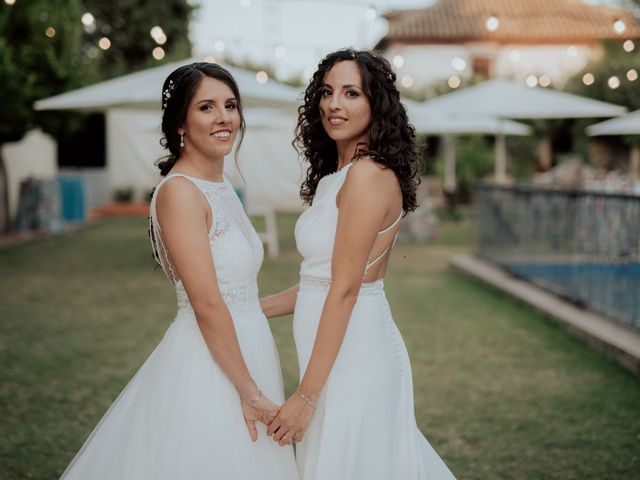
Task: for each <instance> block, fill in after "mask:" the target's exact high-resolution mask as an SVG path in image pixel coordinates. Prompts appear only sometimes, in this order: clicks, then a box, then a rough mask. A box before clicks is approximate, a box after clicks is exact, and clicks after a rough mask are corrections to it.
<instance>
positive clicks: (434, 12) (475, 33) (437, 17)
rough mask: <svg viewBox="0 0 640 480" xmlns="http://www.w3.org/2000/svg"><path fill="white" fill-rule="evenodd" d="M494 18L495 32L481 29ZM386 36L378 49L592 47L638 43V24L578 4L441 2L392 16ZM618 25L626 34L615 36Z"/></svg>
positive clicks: (624, 15)
mask: <svg viewBox="0 0 640 480" xmlns="http://www.w3.org/2000/svg"><path fill="white" fill-rule="evenodd" d="M491 15H495V16H496V17H497V18H498V20H499V27H498V29H497V30H495V31H493V32H490V31H488V30H487V29H486V27H485V22H486V20H487V18H488V17H489V16H491ZM385 16H386V17H387V18H388V20H389V33H388V34H387V36H386V37H385V38H384V39H383V40H382V41H381V44H389V43H393V42H410V43H413V42H416V43H430V42H433V43H442V42H460V41H495V42H503V43H506V42H509V43H517V42H526V43H530V42H539V43H555V42H579V41H585V42H591V41H597V40H603V39H627V38H633V39H635V38H640V19H638V18H636V17H634V16H633V15H632V14H631V13H630V12H628V11H625V10H620V9H617V8H612V7H607V6H602V5H587V4H584V3H582V1H580V0H439V1H438V2H437V3H436V4H435V5H433V6H431V7H428V8H424V9H420V10H402V11H392V12H389V13H387V14H386V15H385ZM617 19H620V20H622V21H624V23H625V26H626V28H625V31H624V32H623V33H622V34H619V33H616V32H615V31H614V29H613V23H614V22H615V21H616V20H617Z"/></svg>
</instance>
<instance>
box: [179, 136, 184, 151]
mask: <svg viewBox="0 0 640 480" xmlns="http://www.w3.org/2000/svg"><path fill="white" fill-rule="evenodd" d="M179 135H180V148H184V132H182V133H180V134H179Z"/></svg>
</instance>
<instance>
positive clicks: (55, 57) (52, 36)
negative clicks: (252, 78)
mask: <svg viewBox="0 0 640 480" xmlns="http://www.w3.org/2000/svg"><path fill="white" fill-rule="evenodd" d="M87 12H88V13H91V14H92V15H93V18H94V21H93V22H88V21H87V20H88V18H86V17H85V18H84V20H85V21H81V20H82V19H83V15H84V14H85V13H87ZM192 12H193V7H192V6H191V5H190V4H189V3H188V1H187V0H167V1H164V2H155V1H152V0H85V1H81V0H15V2H14V3H13V4H9V3H7V2H6V1H5V2H2V3H0V86H1V87H0V105H2V108H1V109H0V146H1V145H2V144H4V143H6V142H11V141H17V140H19V139H21V138H22V137H23V135H24V134H25V132H26V131H27V130H29V129H31V128H33V127H36V126H38V127H41V128H42V129H43V130H44V131H46V132H48V133H51V134H53V136H54V137H56V138H58V139H59V138H61V137H65V136H68V135H69V134H70V133H71V132H73V131H74V130H75V129H76V128H77V127H78V125H79V124H80V123H81V122H82V120H83V117H82V116H81V115H79V114H74V113H63V112H35V111H34V110H33V103H34V102H35V101H36V100H38V99H41V98H46V97H49V96H52V95H56V94H59V93H63V92H65V91H68V90H71V89H75V88H79V87H82V86H85V85H87V84H91V83H95V82H97V81H100V80H104V79H106V78H110V77H114V76H116V75H120V74H123V73H130V72H132V71H134V70H137V69H140V68H144V67H146V66H148V65H150V64H157V63H158V60H156V59H154V58H153V57H152V55H151V53H152V50H153V49H154V48H155V47H158V46H159V45H158V43H157V42H156V41H155V40H154V39H153V38H151V36H150V30H151V28H152V27H154V26H156V25H158V26H160V27H161V28H162V30H163V32H164V35H165V36H166V41H165V42H164V44H163V45H162V48H163V49H164V51H165V56H164V58H163V59H162V61H168V60H171V59H177V58H184V57H187V56H189V55H190V51H191V45H190V42H189V38H188V26H189V20H190V18H191V15H192ZM83 24H84V27H83ZM83 28H84V30H83ZM102 37H106V38H107V39H108V40H109V43H110V45H109V47H108V48H107V49H106V50H103V49H101V48H100V47H99V43H98V42H99V41H100V39H102ZM103 46H105V44H104V42H103ZM5 170H6V169H5V168H4V162H3V160H2V159H1V158H0V231H3V230H6V228H7V224H8V221H7V218H8V215H7V203H8V202H7V198H6V196H7V184H6V174H5Z"/></svg>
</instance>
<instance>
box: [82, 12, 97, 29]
mask: <svg viewBox="0 0 640 480" xmlns="http://www.w3.org/2000/svg"><path fill="white" fill-rule="evenodd" d="M80 20H81V21H82V24H83V25H84V26H85V27H88V26H89V25H91V24H92V23H94V22H95V21H96V19H95V17H94V16H93V15H91V14H90V13H89V12H87V13H85V14H84V15H82V18H81V19H80Z"/></svg>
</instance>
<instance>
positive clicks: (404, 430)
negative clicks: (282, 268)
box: [293, 277, 454, 480]
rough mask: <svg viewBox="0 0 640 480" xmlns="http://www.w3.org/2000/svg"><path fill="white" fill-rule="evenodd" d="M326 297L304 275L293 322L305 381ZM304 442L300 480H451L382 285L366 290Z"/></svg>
mask: <svg viewBox="0 0 640 480" xmlns="http://www.w3.org/2000/svg"><path fill="white" fill-rule="evenodd" d="M327 291H328V284H327V283H326V281H325V283H324V284H323V281H322V280H320V281H317V280H316V279H309V278H306V277H302V278H301V281H300V289H299V293H298V298H297V302H296V307H295V314H294V320H293V329H294V337H295V342H296V348H297V352H298V361H299V364H300V372H301V375H302V374H303V373H304V371H305V370H306V368H307V364H308V362H309V358H310V356H311V351H312V348H313V344H314V341H315V337H316V331H317V328H318V322H319V320H320V314H321V312H322V308H323V306H324V301H325V298H326V294H327ZM317 407H318V408H317V411H316V414H315V416H314V418H313V420H312V422H311V424H310V426H309V429H308V430H307V433H306V434H305V437H304V439H303V441H302V442H301V443H299V444H298V446H297V450H296V453H297V462H298V471H299V472H300V477H301V479H303V480H450V479H454V476H453V474H452V473H451V472H450V470H449V469H448V468H447V466H446V465H445V464H444V462H443V461H442V460H441V458H440V457H439V456H438V454H437V453H436V452H435V451H434V450H433V448H432V447H431V445H429V442H427V440H426V438H425V437H424V435H422V433H421V432H420V430H419V429H418V427H417V425H416V420H415V414H414V407H413V382H412V378H411V365H410V363H409V356H408V354H407V349H406V347H405V344H404V341H403V340H402V337H401V335H400V332H399V331H398V328H397V327H396V324H395V323H394V321H393V318H392V317H391V312H390V310H389V304H388V303H387V299H386V296H385V293H384V288H383V283H382V281H377V282H372V283H369V284H364V285H363V287H362V288H361V290H360V294H359V296H358V300H357V302H356V305H355V307H354V309H353V313H352V315H351V318H350V320H349V325H348V328H347V332H346V335H345V337H344V342H343V344H342V347H341V349H340V353H339V354H338V357H337V359H336V361H335V363H334V365H333V368H332V370H331V374H330V375H329V378H328V380H327V383H326V384H325V387H324V389H323V391H322V393H321V396H320V399H319V401H318V405H317Z"/></svg>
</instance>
